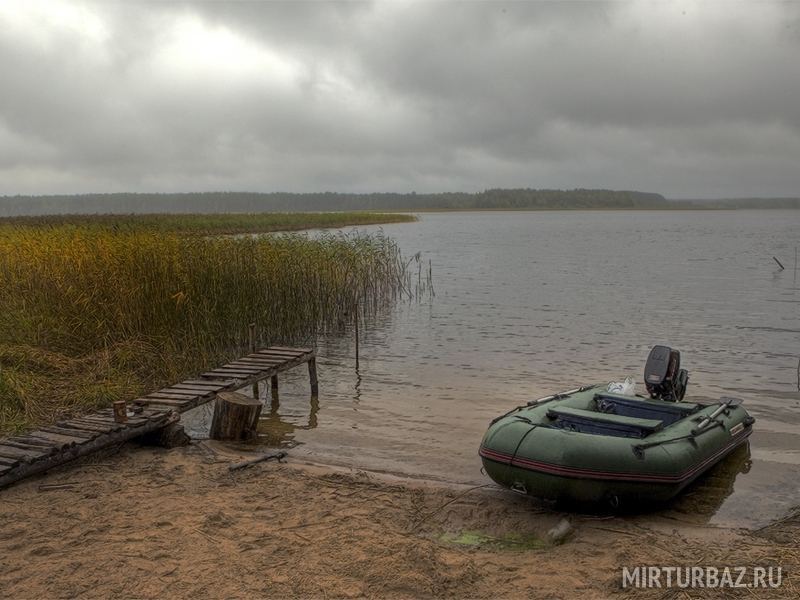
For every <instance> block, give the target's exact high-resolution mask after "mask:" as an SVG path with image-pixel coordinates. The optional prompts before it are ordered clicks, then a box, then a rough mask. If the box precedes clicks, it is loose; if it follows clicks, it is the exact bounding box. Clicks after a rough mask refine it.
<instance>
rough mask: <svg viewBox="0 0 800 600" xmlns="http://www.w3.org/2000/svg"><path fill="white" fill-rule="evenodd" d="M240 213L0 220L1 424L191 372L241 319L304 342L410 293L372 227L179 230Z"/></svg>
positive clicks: (24, 422)
mask: <svg viewBox="0 0 800 600" xmlns="http://www.w3.org/2000/svg"><path fill="white" fill-rule="evenodd" d="M231 218H233V220H231ZM239 218H243V217H242V216H240V215H232V216H230V215H220V216H219V217H217V216H214V217H201V216H199V215H195V216H190V217H186V216H179V217H175V216H168V217H162V218H157V217H153V216H148V217H145V218H144V220H141V219H140V218H139V217H125V218H122V220H121V221H119V222H117V221H115V219H116V217H101V218H88V219H89V221H87V222H83V219H87V218H86V217H79V218H65V219H64V220H62V219H60V218H59V219H58V220H57V221H54V222H50V223H45V222H44V221H36V222H35V224H32V223H28V224H25V225H23V224H21V222H20V221H19V220H15V221H14V224H10V223H8V222H6V223H5V224H4V225H0V431H3V432H10V431H19V430H22V429H25V428H29V427H31V426H33V425H35V424H38V423H42V422H49V421H53V420H54V419H56V418H57V417H59V416H61V415H66V414H76V413H80V412H84V411H87V410H89V409H93V408H96V407H101V406H107V405H109V404H110V403H111V402H113V401H114V400H118V399H132V398H135V397H136V396H138V395H141V394H142V393H147V392H149V391H152V390H154V389H157V388H158V387H161V386H163V385H167V384H170V383H174V382H176V381H179V380H180V379H182V378H186V377H189V376H194V375H196V374H197V373H199V372H201V371H203V370H206V369H207V368H209V367H212V366H215V365H216V364H218V363H221V362H222V361H225V360H228V359H231V358H234V357H236V356H237V355H239V354H241V353H242V352H243V351H244V350H245V349H246V347H247V345H248V324H249V323H250V322H255V323H256V324H257V335H258V342H259V343H260V344H262V345H266V344H275V343H280V344H287V345H288V344H308V343H311V342H312V341H313V339H314V338H315V336H317V335H320V334H324V333H336V332H340V331H343V328H344V327H345V326H347V324H349V323H350V322H351V320H352V318H353V314H354V311H353V309H354V307H355V306H356V304H357V305H358V310H359V313H360V315H361V318H362V319H363V320H364V321H365V322H366V323H368V322H369V320H370V318H371V317H372V316H374V315H376V314H378V313H379V312H381V311H383V310H385V309H386V308H387V307H388V306H390V305H391V303H392V302H394V301H395V299H396V298H397V297H398V296H400V295H403V294H408V291H407V290H410V289H412V285H411V281H412V278H411V276H410V274H409V263H408V262H406V261H405V260H403V258H402V257H401V256H400V252H399V250H398V248H397V246H396V245H395V244H394V242H393V241H392V240H391V239H389V238H387V237H385V236H383V235H382V234H377V235H363V234H358V233H356V234H352V235H344V234H332V233H328V234H323V235H322V236H320V237H318V238H314V239H312V238H309V237H308V236H305V235H300V234H275V235H268V236H215V237H210V236H207V235H186V234H187V233H191V234H198V233H203V234H208V233H211V232H215V233H221V232H225V233H230V232H234V230H235V227H238V226H239V225H235V223H240V224H241V223H242V222H240V221H236V219H239ZM314 218H315V219H316V217H314ZM343 218H345V217H343ZM173 219H175V220H174V221H173ZM206 219H208V221H207V220H206ZM217 219H219V221H218V222H217ZM267 222H271V223H273V225H274V224H276V223H277V221H274V220H273V221H270V220H269V219H265V220H263V221H261V225H262V226H266V223H267ZM115 223H116V225H115ZM119 223H127V226H123V225H119ZM209 223H210V224H209ZM170 224H172V225H170ZM314 226H315V227H317V226H321V223H320V221H319V220H316V221H315V222H314ZM169 227H173V229H170V228H169ZM416 283H417V282H416V281H415V284H416Z"/></svg>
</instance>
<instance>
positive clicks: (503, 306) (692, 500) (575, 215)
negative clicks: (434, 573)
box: [261, 211, 800, 525]
mask: <svg viewBox="0 0 800 600" xmlns="http://www.w3.org/2000/svg"><path fill="white" fill-rule="evenodd" d="M419 217H420V220H419V222H417V223H413V224H398V225H389V226H384V227H382V229H383V231H384V232H385V233H386V234H388V235H390V236H391V237H393V238H394V239H395V240H396V241H397V242H398V243H399V245H400V247H401V248H402V249H403V251H404V254H406V255H407V256H410V255H412V254H414V253H416V252H422V256H423V259H424V260H425V261H427V260H430V261H431V262H432V267H433V281H434V285H435V291H436V296H435V297H434V298H430V299H429V298H425V299H423V300H422V301H414V302H404V303H400V304H398V305H397V307H396V309H395V310H394V311H393V312H392V313H391V314H389V315H386V316H385V318H382V319H381V320H380V321H379V322H378V323H374V324H372V325H371V326H369V327H362V331H361V334H362V335H361V361H360V368H359V370H358V371H356V370H355V364H354V358H353V353H354V346H353V336H352V333H351V334H350V335H347V336H345V337H340V338H331V339H325V340H320V342H319V356H320V358H319V359H318V365H319V377H320V397H319V401H318V402H315V403H311V402H309V392H308V381H307V375H306V374H305V373H304V372H303V371H301V370H296V371H297V372H296V373H294V374H290V375H288V376H287V377H286V378H284V379H285V380H284V381H282V384H281V386H282V387H281V390H280V392H281V393H280V403H279V404H275V403H273V406H272V410H265V419H264V421H263V423H262V428H261V430H262V434H263V435H264V441H265V442H266V443H268V444H269V445H273V446H284V447H286V446H290V447H293V448H294V449H293V450H292V453H293V454H297V455H301V456H304V457H307V458H310V459H312V460H317V461H322V462H333V463H338V464H343V465H348V466H352V467H355V468H363V469H371V470H384V471H390V472H396V473H405V474H411V475H418V476H422V477H426V478H439V479H443V480H449V481H457V482H468V483H475V484H479V483H488V482H489V480H488V478H486V477H485V476H484V475H482V474H481V472H480V466H481V465H480V460H479V458H478V456H477V449H478V445H479V443H480V440H481V436H482V435H483V433H484V431H485V429H486V427H487V425H488V422H489V420H490V419H492V418H493V417H495V416H497V415H498V414H501V413H504V412H506V411H508V410H510V409H511V408H513V407H514V406H517V405H519V404H522V403H524V402H527V401H528V400H531V399H534V398H537V397H540V396H544V395H547V394H550V393H553V392H558V391H563V390H566V389H570V388H574V387H577V386H578V385H582V384H588V383H595V382H607V381H611V380H621V379H624V377H625V376H628V375H630V376H632V377H634V379H636V381H637V391H639V392H644V385H643V383H642V371H643V368H644V363H645V360H646V357H647V353H648V351H649V349H650V347H651V346H652V345H654V344H666V345H669V346H672V347H674V348H677V349H679V350H680V351H681V353H682V360H683V366H684V367H685V368H687V369H688V370H689V373H690V382H689V388H688V393H687V399H691V400H696V401H713V400H715V399H717V398H719V397H720V396H724V395H732V396H738V397H741V398H744V399H745V403H746V407H747V408H748V410H749V411H750V413H751V414H752V415H753V416H754V417H756V419H757V421H756V425H755V432H754V434H753V436H752V437H751V446H750V455H749V456H748V454H747V452H746V450H744V451H742V452H739V453H737V454H736V456H734V457H732V458H731V459H729V460H728V461H726V463H725V464H723V465H721V466H720V468H718V469H716V470H715V472H714V474H712V476H711V477H706V478H705V479H704V480H703V481H701V482H700V484H699V485H697V486H695V487H694V488H693V489H692V490H691V491H690V493H689V494H688V495H686V497H685V498H683V499H682V500H681V501H679V502H678V503H677V504H676V505H675V507H674V510H677V511H679V512H684V513H693V512H699V513H702V515H701V518H703V519H705V520H710V521H711V522H712V523H718V524H735V525H757V524H761V523H764V522H767V521H769V520H770V519H772V518H775V517H779V516H781V515H782V514H784V513H785V512H786V511H787V510H788V509H789V508H790V507H792V506H794V505H797V504H798V503H800V500H798V498H800V493H799V492H800V393H799V392H798V371H797V369H798V358H800V282H798V281H797V280H796V279H795V277H796V274H795V272H794V267H795V247H796V246H797V245H800V233H798V225H800V212H797V211H794V212H793V211H764V212H756V211H713V212H712V211H708V212H706V211H696V212H682V211H681V212H678V211H674V212H668V211H665V212H660V211H659V212H645V211H631V212H624V211H598V212H595V211H575V212H572V211H564V212H472V213H469V212H464V213H432V214H425V213H424V214H421V215H420V216H419ZM377 229H378V228H377V227H366V228H360V231H376V230H377ZM773 256H777V257H778V258H779V259H780V260H781V261H782V262H783V264H784V265H785V266H786V270H785V271H779V270H778V267H777V265H776V263H775V262H774V261H773V258H772V257H773ZM797 276H800V274H797ZM268 404H269V403H268ZM687 498H688V500H687Z"/></svg>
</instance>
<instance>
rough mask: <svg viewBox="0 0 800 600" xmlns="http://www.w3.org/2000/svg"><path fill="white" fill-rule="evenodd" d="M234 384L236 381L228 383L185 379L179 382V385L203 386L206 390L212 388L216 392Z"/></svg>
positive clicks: (231, 380)
mask: <svg viewBox="0 0 800 600" xmlns="http://www.w3.org/2000/svg"><path fill="white" fill-rule="evenodd" d="M235 383H236V381H234V380H233V379H230V380H228V381H209V380H208V379H187V380H186V381H181V385H182V384H187V385H199V386H205V387H207V388H214V389H217V390H221V389H224V388H226V387H228V386H230V385H234V384H235Z"/></svg>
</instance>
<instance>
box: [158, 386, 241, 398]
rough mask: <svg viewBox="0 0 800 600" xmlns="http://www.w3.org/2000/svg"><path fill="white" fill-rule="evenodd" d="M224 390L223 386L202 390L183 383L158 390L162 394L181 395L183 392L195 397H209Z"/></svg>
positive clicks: (199, 387) (200, 387) (202, 388)
mask: <svg viewBox="0 0 800 600" xmlns="http://www.w3.org/2000/svg"><path fill="white" fill-rule="evenodd" d="M224 389H225V386H224V385H216V384H214V385H213V386H210V387H206V388H204V387H202V386H199V385H186V384H183V383H176V384H175V385H172V386H170V387H168V388H164V389H163V390H159V391H163V392H167V393H183V392H186V393H193V394H194V395H195V396H210V395H212V394H214V393H215V392H218V391H221V390H224Z"/></svg>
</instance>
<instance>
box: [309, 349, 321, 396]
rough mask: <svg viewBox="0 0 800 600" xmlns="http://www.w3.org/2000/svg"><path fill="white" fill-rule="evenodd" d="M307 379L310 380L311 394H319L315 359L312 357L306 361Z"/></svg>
mask: <svg viewBox="0 0 800 600" xmlns="http://www.w3.org/2000/svg"><path fill="white" fill-rule="evenodd" d="M308 379H309V381H310V382H311V395H312V396H317V395H318V394H319V383H318V382H317V359H316V358H312V359H311V360H309V361H308Z"/></svg>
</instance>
